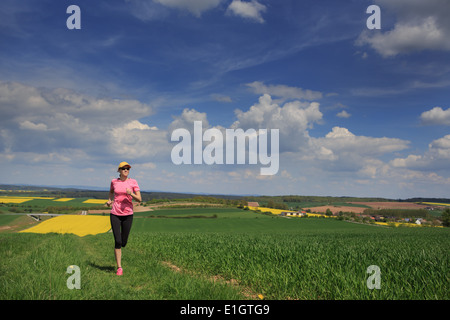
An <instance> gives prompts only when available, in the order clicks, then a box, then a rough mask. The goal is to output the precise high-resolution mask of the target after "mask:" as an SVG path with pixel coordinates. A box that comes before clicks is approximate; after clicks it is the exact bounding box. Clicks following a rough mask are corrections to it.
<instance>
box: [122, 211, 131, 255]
mask: <svg viewBox="0 0 450 320" xmlns="http://www.w3.org/2000/svg"><path fill="white" fill-rule="evenodd" d="M132 224H133V215H129V216H124V217H122V247H125V246H126V245H127V243H128V236H129V235H130V230H131V225H132Z"/></svg>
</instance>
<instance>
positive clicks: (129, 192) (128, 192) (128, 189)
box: [127, 188, 132, 196]
mask: <svg viewBox="0 0 450 320" xmlns="http://www.w3.org/2000/svg"><path fill="white" fill-rule="evenodd" d="M131 193H132V192H131V189H130V188H127V194H129V195H130V196H131Z"/></svg>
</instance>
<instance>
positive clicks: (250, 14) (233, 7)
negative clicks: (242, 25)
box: [227, 0, 267, 23]
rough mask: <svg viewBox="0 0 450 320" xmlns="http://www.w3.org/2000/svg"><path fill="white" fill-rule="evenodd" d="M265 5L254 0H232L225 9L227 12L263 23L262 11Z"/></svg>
mask: <svg viewBox="0 0 450 320" xmlns="http://www.w3.org/2000/svg"><path fill="white" fill-rule="evenodd" d="M266 9H267V8H266V6H265V5H263V4H261V3H259V2H258V1H256V0H251V1H249V2H243V1H241V0H233V2H232V3H231V4H230V6H229V7H228V9H227V14H231V15H236V16H240V17H243V18H246V19H250V20H254V21H256V22H259V23H264V19H263V17H262V15H261V14H262V13H263V12H265V11H266Z"/></svg>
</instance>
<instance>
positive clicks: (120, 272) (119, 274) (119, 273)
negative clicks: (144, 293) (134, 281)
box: [116, 268, 123, 276]
mask: <svg viewBox="0 0 450 320" xmlns="http://www.w3.org/2000/svg"><path fill="white" fill-rule="evenodd" d="M122 274H123V269H122V268H118V269H117V273H116V275H118V276H121V275H122Z"/></svg>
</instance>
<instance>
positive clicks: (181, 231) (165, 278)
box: [0, 208, 450, 300]
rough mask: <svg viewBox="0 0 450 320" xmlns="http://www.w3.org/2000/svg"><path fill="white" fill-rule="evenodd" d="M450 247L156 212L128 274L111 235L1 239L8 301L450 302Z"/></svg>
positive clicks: (133, 240)
mask: <svg viewBox="0 0 450 320" xmlns="http://www.w3.org/2000/svg"><path fill="white" fill-rule="evenodd" d="M151 215H153V216H159V217H160V218H155V217H151ZM213 215H216V218H211V219H201V218H192V216H213ZM162 216H165V217H166V218H161V217H162ZM174 217H177V218H174ZM6 220H7V219H6V218H4V220H3V223H6ZM0 222H2V221H0ZM449 240H450V232H449V229H448V228H383V227H376V226H370V225H359V224H352V223H347V222H345V221H337V220H335V219H320V218H302V219H286V218H281V217H272V216H267V215H261V214H257V213H253V212H249V211H244V210H238V209H233V208H231V209H230V208H196V209H165V210H156V211H150V212H146V213H137V214H136V216H135V219H134V222H133V228H132V232H131V235H130V239H129V244H128V246H127V247H126V248H124V249H123V255H124V256H123V267H124V276H123V277H117V276H115V274H114V271H115V263H114V256H113V238H112V234H111V233H104V234H99V235H96V236H91V235H88V236H85V237H78V236H75V235H71V234H30V233H0V255H1V257H2V263H1V264H0V288H1V291H0V299H31V300H34V299H37V300H47V299H82V300H87V299H153V300H172V299H181V300H184V299H186V300H197V299H200V300H211V299H212V300H228V299H233V300H234V299H237V300H240V299H259V298H258V294H259V295H262V296H263V297H264V298H265V299H277V300H282V299H283V300H284V299H308V300H316V299H328V300H341V299H355V300H361V299H362V300H375V299H401V300H403V299H406V300H425V299H427V300H428V299H431V300H433V299H445V300H448V299H449V278H448V265H449V249H450V247H449V246H450V245H449V244H450V241H449ZM70 265H77V266H79V267H80V270H81V289H80V290H69V289H68V288H67V286H66V281H67V279H68V277H69V276H70V275H69V274H67V273H66V269H67V267H68V266H70ZM370 265H377V266H379V267H380V270H381V289H379V290H376V289H374V290H369V289H368V288H367V285H366V281H367V278H368V276H369V274H367V273H366V270H367V267H368V266H370Z"/></svg>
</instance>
